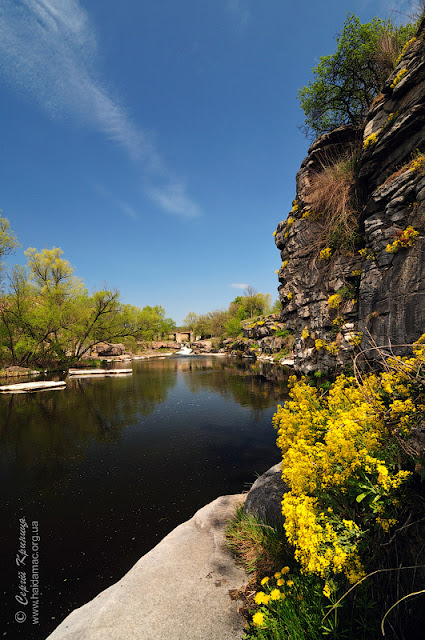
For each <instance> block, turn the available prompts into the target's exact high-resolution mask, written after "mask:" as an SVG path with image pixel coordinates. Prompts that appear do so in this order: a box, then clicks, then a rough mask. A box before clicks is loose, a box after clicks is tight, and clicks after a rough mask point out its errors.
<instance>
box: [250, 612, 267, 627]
mask: <svg viewBox="0 0 425 640" xmlns="http://www.w3.org/2000/svg"><path fill="white" fill-rule="evenodd" d="M252 622H253V623H254V624H255V626H256V627H263V626H264V613H262V612H261V611H257V613H254V615H253V616H252Z"/></svg>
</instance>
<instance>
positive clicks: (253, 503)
mask: <svg viewBox="0 0 425 640" xmlns="http://www.w3.org/2000/svg"><path fill="white" fill-rule="evenodd" d="M287 491H289V487H288V486H287V485H286V484H285V483H284V482H283V480H282V471H281V468H280V463H279V464H275V465H274V466H273V467H271V468H270V469H269V470H268V471H266V472H265V473H263V475H261V476H260V477H259V478H257V480H256V481H255V482H254V484H253V485H252V487H251V489H250V490H249V492H248V495H247V497H246V500H245V505H244V511H245V513H248V514H249V515H251V516H255V517H256V518H258V519H259V520H261V521H262V522H266V523H267V524H270V525H272V526H275V527H278V528H280V527H282V525H283V516H282V496H283V494H284V493H286V492H287Z"/></svg>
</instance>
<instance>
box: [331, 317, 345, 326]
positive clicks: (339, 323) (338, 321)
mask: <svg viewBox="0 0 425 640" xmlns="http://www.w3.org/2000/svg"><path fill="white" fill-rule="evenodd" d="M332 324H333V326H334V327H337V328H338V329H340V328H341V327H342V325H343V324H344V318H343V317H342V316H337V317H336V318H334V319H333V320H332Z"/></svg>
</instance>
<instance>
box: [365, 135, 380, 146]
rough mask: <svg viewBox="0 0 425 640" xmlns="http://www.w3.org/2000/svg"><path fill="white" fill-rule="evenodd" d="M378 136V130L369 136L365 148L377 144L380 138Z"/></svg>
mask: <svg viewBox="0 0 425 640" xmlns="http://www.w3.org/2000/svg"><path fill="white" fill-rule="evenodd" d="M378 136H379V131H376V132H375V133H371V134H370V136H368V137H367V138H366V139H365V141H364V142H363V149H367V148H368V147H370V146H371V145H372V144H375V142H376V141H377V139H378Z"/></svg>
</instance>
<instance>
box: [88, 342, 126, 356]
mask: <svg viewBox="0 0 425 640" xmlns="http://www.w3.org/2000/svg"><path fill="white" fill-rule="evenodd" d="M93 351H94V352H96V353H97V355H98V356H100V357H106V356H122V354H123V353H125V346H124V345H123V344H121V343H119V344H108V343H107V342H101V343H99V344H97V345H96V346H95V347H93Z"/></svg>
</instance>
